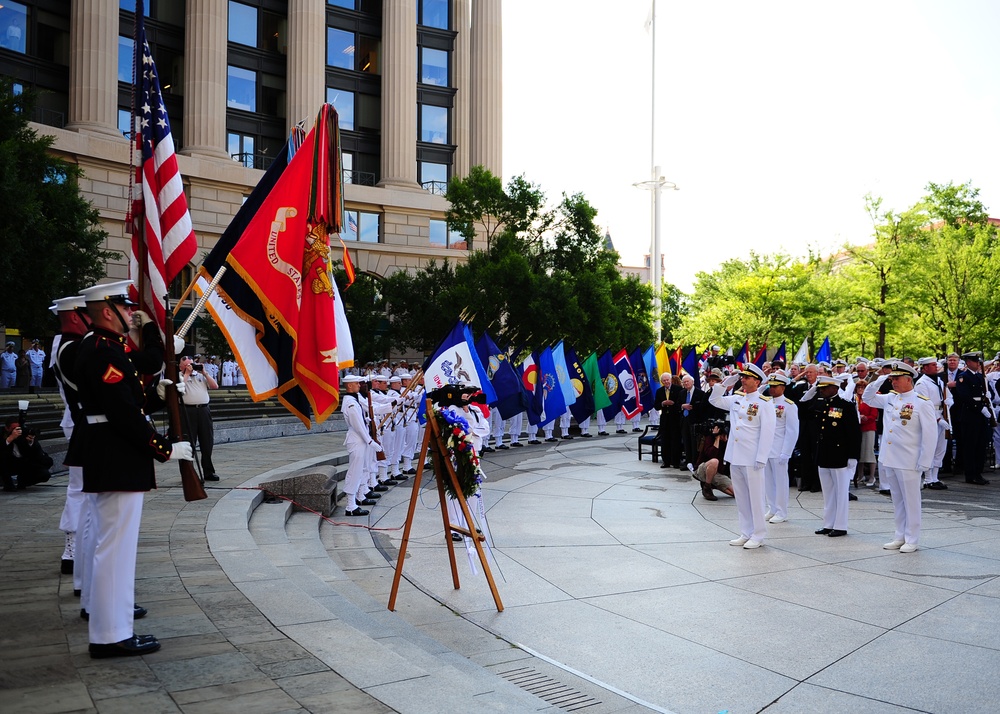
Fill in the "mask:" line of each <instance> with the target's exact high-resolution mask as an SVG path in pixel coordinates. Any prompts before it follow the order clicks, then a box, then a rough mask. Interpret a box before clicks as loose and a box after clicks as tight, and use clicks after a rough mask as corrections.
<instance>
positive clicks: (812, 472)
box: [785, 364, 820, 493]
mask: <svg viewBox="0 0 1000 714" xmlns="http://www.w3.org/2000/svg"><path fill="white" fill-rule="evenodd" d="M818 374H819V370H818V368H817V367H816V365H814V364H809V365H806V367H805V369H803V370H802V373H801V374H800V375H799V376H798V378H797V379H796V381H795V383H794V384H793V385H792V386H791V387H789V388H788V389H786V390H785V396H786V397H788V398H789V399H791V400H792V401H793V402H795V403H796V404H798V403H799V402H801V401H802V397H803V396H804V395H805V394H806V393H807V392H808V391H809V390H810V389H811V388H812V387H813V385H815V384H816V377H817V375H818ZM799 416H800V417H801V416H802V414H800V415H799ZM813 432H814V425H813V423H812V422H811V421H809V420H807V419H801V418H800V421H799V439H798V442H797V444H796V451H798V452H799V456H798V458H797V459H794V461H795V462H796V463H794V464H792V463H790V464H789V468H788V472H789V474H793V473H794V474H796V475H797V476H798V477H799V490H800V491H812V492H813V493H815V492H816V491H819V490H820V482H819V470H818V469H817V468H816V461H815V460H814V458H813V446H814V444H815V443H816V434H815V433H813Z"/></svg>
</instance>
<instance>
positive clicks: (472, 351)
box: [424, 320, 497, 404]
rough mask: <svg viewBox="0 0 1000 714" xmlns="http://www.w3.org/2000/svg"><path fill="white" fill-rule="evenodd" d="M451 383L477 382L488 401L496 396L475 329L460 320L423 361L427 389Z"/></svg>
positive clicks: (430, 390)
mask: <svg viewBox="0 0 1000 714" xmlns="http://www.w3.org/2000/svg"><path fill="white" fill-rule="evenodd" d="M448 384H457V385H475V386H477V387H479V388H480V389H481V390H483V394H484V395H485V396H486V403H487V404H493V403H494V402H496V400H497V394H496V392H495V391H494V390H493V385H492V384H490V380H489V378H488V377H487V376H486V369H485V368H484V367H483V364H482V362H480V361H479V355H478V354H477V353H476V346H475V344H474V343H473V341H472V332H471V331H470V330H469V326H468V325H467V324H465V323H464V322H462V321H461V320H459V321H458V322H456V323H455V327H454V328H452V330H451V332H450V333H449V334H448V336H447V337H445V338H444V340H442V341H441V344H440V345H439V346H438V348H437V350H435V351H434V356H433V357H431V358H430V359H429V360H427V361H426V362H424V385H425V386H426V387H427V391H428V392H432V391H434V390H435V389H440V388H441V387H444V386H445V385H448Z"/></svg>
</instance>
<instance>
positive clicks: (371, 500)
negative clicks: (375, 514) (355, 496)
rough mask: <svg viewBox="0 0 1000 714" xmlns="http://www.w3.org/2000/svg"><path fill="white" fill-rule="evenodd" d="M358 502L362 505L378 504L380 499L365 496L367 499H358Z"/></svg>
mask: <svg viewBox="0 0 1000 714" xmlns="http://www.w3.org/2000/svg"><path fill="white" fill-rule="evenodd" d="M358 503H359V504H361V505H362V506H377V505H378V501H376V500H375V499H372V498H365V499H363V500H361V501H358Z"/></svg>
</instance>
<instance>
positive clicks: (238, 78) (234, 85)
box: [226, 65, 257, 112]
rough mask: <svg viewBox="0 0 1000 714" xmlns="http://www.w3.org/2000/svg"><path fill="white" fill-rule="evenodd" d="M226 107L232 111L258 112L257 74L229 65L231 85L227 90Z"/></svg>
mask: <svg viewBox="0 0 1000 714" xmlns="http://www.w3.org/2000/svg"><path fill="white" fill-rule="evenodd" d="M226 106H227V107H229V108H230V109H245V110H246V111H248V112H255V111H257V73H256V72H254V71H252V70H249V69H243V68H242V67H233V66H232V65H229V84H228V87H227V89H226Z"/></svg>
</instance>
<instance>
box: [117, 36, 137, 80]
mask: <svg viewBox="0 0 1000 714" xmlns="http://www.w3.org/2000/svg"><path fill="white" fill-rule="evenodd" d="M134 48H135V40H133V39H132V38H131V37H122V36H121V35H119V36H118V81H119V82H128V83H129V84H131V83H132V59H133V57H132V53H133V51H134Z"/></svg>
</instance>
